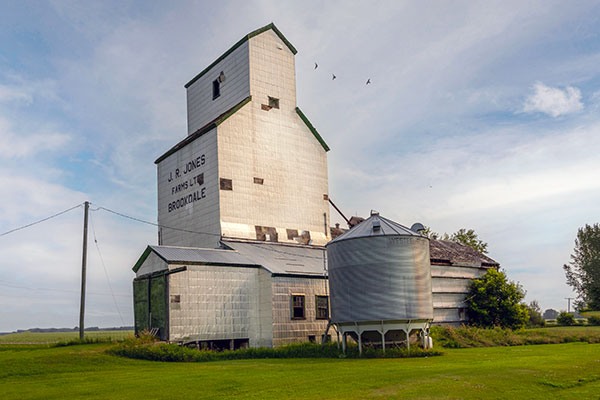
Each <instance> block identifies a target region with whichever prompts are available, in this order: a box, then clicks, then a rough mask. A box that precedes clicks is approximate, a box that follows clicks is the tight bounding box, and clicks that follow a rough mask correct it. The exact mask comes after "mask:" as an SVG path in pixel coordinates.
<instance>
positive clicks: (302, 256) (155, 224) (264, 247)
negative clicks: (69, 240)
mask: <svg viewBox="0 0 600 400" xmlns="http://www.w3.org/2000/svg"><path fill="white" fill-rule="evenodd" d="M98 210H103V211H107V212H109V213H112V214H115V215H118V216H120V217H122V218H127V219H130V220H133V221H136V222H141V223H143V224H148V225H152V226H156V227H159V228H165V229H172V230H174V231H181V232H187V233H195V234H200V235H210V236H216V237H218V238H222V236H221V234H219V233H211V232H202V231H192V230H189V229H181V228H173V227H171V226H166V225H161V224H157V223H155V222H150V221H145V220H143V219H140V218H136V217H132V216H130V215H127V214H123V213H121V212H118V211H114V210H111V209H109V208H106V207H102V206H97V207H96V208H95V209H93V210H92V211H98ZM248 244H250V245H252V246H257V247H260V248H261V249H266V250H269V251H273V252H275V253H279V254H286V255H289V256H294V257H301V258H312V259H318V260H321V259H322V258H323V257H316V256H305V255H302V254H294V253H290V252H286V251H281V250H277V249H272V248H269V247H268V246H263V245H262V244H259V243H248Z"/></svg>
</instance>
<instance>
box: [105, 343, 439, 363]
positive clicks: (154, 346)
mask: <svg viewBox="0 0 600 400" xmlns="http://www.w3.org/2000/svg"><path fill="white" fill-rule="evenodd" d="M107 351H108V352H109V353H111V354H115V355H118V356H121V357H128V358H136V359H142V360H151V361H170V362H205V361H223V360H242V359H261V358H341V357H348V358H358V357H360V355H359V352H358V347H357V346H355V345H354V346H348V349H347V351H346V354H343V353H342V351H341V350H340V349H338V348H337V345H336V344H334V343H327V344H325V345H323V346H321V345H319V344H315V343H299V344H290V345H287V346H282V347H279V348H275V349H273V348H264V347H261V348H248V349H239V350H234V351H229V350H226V351H222V352H216V351H207V350H196V349H191V348H188V347H183V346H179V345H176V344H168V343H158V342H154V341H153V342H148V341H143V340H141V339H135V338H134V339H127V340H125V341H123V342H121V343H119V344H117V345H116V346H115V347H113V348H111V349H109V350H107ZM441 354H442V353H441V352H440V351H437V350H422V349H419V348H415V349H410V350H407V349H405V348H388V349H386V351H385V353H383V351H382V350H381V349H374V348H370V347H366V346H365V347H363V355H362V357H364V358H405V357H429V356H438V355H441Z"/></svg>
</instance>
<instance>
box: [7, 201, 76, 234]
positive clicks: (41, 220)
mask: <svg viewBox="0 0 600 400" xmlns="http://www.w3.org/2000/svg"><path fill="white" fill-rule="evenodd" d="M81 206H82V204H77V205H76V206H74V207H71V208H68V209H66V210H64V211H61V212H59V213H56V214H53V215H51V216H49V217H46V218H43V219H40V220H39V221H35V222H32V223H30V224H27V225H23V226H20V227H18V228H15V229H11V230H10V231H6V232H4V233H1V234H0V237H2V236H5V235H8V234H9V233H13V232H16V231H20V230H21V229H25V228H29V227H30V226H33V225H37V224H39V223H41V222H44V221H48V220H49V219H52V218H55V217H58V216H59V215H62V214H65V213H68V212H69V211H71V210H74V209H76V208H79V207H81Z"/></svg>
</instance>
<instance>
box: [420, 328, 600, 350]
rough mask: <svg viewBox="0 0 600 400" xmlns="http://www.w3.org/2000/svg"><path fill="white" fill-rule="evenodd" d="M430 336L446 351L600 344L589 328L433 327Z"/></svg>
mask: <svg viewBox="0 0 600 400" xmlns="http://www.w3.org/2000/svg"><path fill="white" fill-rule="evenodd" d="M430 334H431V337H432V338H433V344H434V346H435V347H445V348H466V347H490V346H518V345H527V344H550V343H569V342H587V343H599V342H600V332H599V331H597V330H591V329H586V328H583V329H580V330H571V329H560V328H549V329H519V330H511V329H503V328H492V329H487V328H478V327H474V326H468V327H467V326H462V327H460V328H453V327H441V326H433V327H431V330H430Z"/></svg>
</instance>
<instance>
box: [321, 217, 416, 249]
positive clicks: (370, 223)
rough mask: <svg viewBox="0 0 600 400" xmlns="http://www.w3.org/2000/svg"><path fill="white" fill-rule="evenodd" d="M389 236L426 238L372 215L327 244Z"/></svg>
mask: <svg viewBox="0 0 600 400" xmlns="http://www.w3.org/2000/svg"><path fill="white" fill-rule="evenodd" d="M377 224H379V229H374V228H373V227H374V226H375V225H377ZM388 235H389V236H391V235H394V236H397V235H401V236H417V237H422V238H426V236H423V235H421V234H420V233H417V232H415V231H411V230H410V229H409V228H407V227H405V226H404V225H400V224H399V223H397V222H394V221H391V220H389V219H387V218H383V217H382V216H380V215H379V214H371V216H370V217H369V218H367V219H365V220H364V221H363V222H361V223H360V224H358V225H356V226H354V227H352V228H351V229H349V230H347V231H346V232H344V233H343V234H341V235H340V236H338V237H336V238H335V239H333V240H332V241H331V242H329V243H327V245H330V244H331V243H335V242H339V241H342V240H348V239H358V238H361V237H369V236H388Z"/></svg>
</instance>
